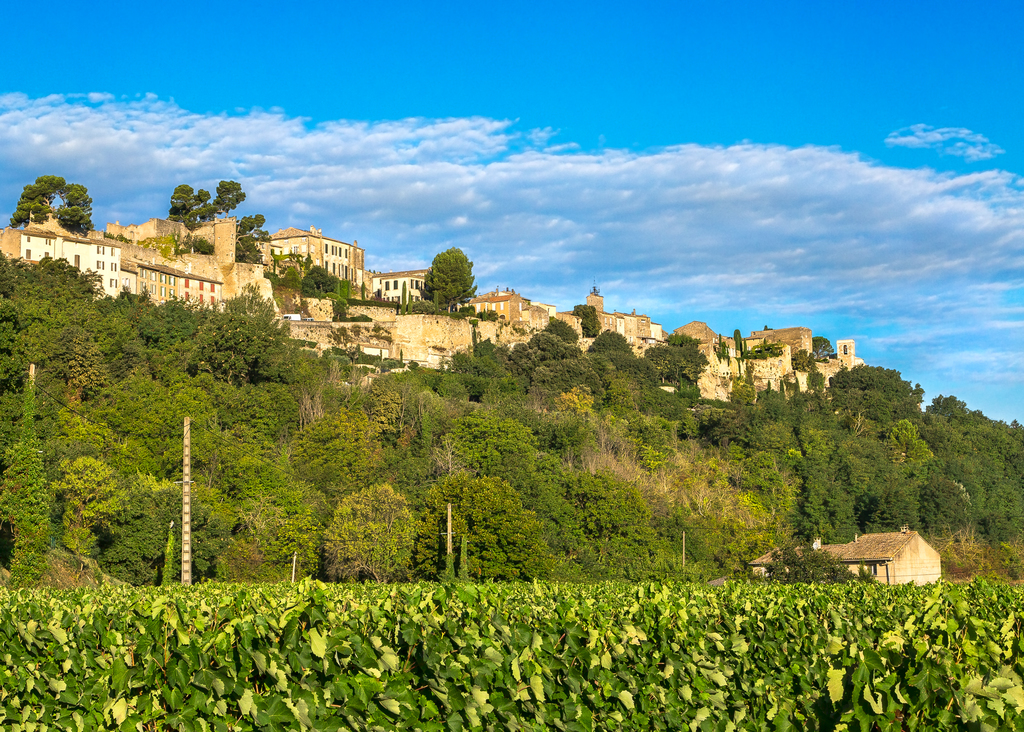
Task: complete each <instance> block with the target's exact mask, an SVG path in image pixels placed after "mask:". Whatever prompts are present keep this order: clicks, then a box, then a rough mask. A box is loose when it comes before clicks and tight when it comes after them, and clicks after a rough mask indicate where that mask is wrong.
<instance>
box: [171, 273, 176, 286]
mask: <svg viewBox="0 0 1024 732" xmlns="http://www.w3.org/2000/svg"><path fill="white" fill-rule="evenodd" d="M171 284H172V285H174V284H177V283H176V282H175V277H174V275H171Z"/></svg>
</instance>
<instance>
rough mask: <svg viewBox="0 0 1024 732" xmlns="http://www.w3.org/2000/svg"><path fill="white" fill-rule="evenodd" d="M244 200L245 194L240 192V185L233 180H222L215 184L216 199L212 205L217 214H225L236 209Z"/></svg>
mask: <svg viewBox="0 0 1024 732" xmlns="http://www.w3.org/2000/svg"><path fill="white" fill-rule="evenodd" d="M244 200H245V193H244V192H243V191H242V184H241V183H239V182H237V181H233V180H222V181H221V182H220V183H218V184H217V197H216V198H214V199H213V204H214V205H215V206H216V207H217V213H219V214H227V213H230V212H231V211H233V210H234V209H236V208H238V204H240V203H241V202H242V201H244Z"/></svg>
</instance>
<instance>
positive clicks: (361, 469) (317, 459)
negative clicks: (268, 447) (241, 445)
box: [292, 409, 380, 499]
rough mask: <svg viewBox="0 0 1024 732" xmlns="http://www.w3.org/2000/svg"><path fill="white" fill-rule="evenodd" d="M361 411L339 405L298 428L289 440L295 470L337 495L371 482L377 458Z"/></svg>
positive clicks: (334, 495) (324, 489)
mask: <svg viewBox="0 0 1024 732" xmlns="http://www.w3.org/2000/svg"><path fill="white" fill-rule="evenodd" d="M370 432H371V430H370V422H369V420H368V419H367V417H366V414H365V413H364V412H362V411H354V410H349V409H340V410H338V411H337V412H335V413H334V414H332V415H331V416H329V417H324V418H323V419H321V420H319V421H317V422H315V423H314V424H312V425H310V426H309V427H306V428H305V429H303V430H301V431H300V432H299V433H298V434H297V435H296V436H295V439H294V441H293V443H292V452H293V455H294V458H295V463H296V473H297V474H298V475H299V477H301V478H302V479H303V480H307V481H309V482H310V483H312V484H313V485H314V486H316V487H317V488H319V489H320V490H322V491H324V492H325V493H326V494H327V495H329V496H331V497H332V498H336V499H340V498H342V497H344V496H345V495H347V494H348V493H351V492H353V491H356V490H359V489H361V488H365V487H366V486H368V485H370V483H371V481H372V479H373V477H374V474H375V468H376V467H377V465H378V463H379V461H380V454H379V450H378V449H377V448H376V447H375V446H374V445H373V443H372V442H371V438H370Z"/></svg>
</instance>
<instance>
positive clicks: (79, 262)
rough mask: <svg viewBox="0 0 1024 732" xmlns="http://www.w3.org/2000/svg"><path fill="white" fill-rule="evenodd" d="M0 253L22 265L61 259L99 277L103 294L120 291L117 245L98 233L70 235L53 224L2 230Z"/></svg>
mask: <svg viewBox="0 0 1024 732" xmlns="http://www.w3.org/2000/svg"><path fill="white" fill-rule="evenodd" d="M0 251H3V253H4V254H5V255H6V256H8V257H12V258H17V257H20V258H21V259H24V260H25V261H26V262H40V261H42V260H43V259H47V258H53V259H63V260H65V261H67V262H68V263H69V264H71V265H73V266H74V267H76V268H77V269H80V270H81V271H83V272H90V273H95V274H97V275H99V276H100V282H101V284H102V286H103V293H104V294H106V295H109V296H110V297H117V295H118V293H119V292H120V291H121V282H120V279H121V275H120V268H121V244H120V242H117V241H115V240H113V239H106V238H104V237H103V234H102V232H99V231H90V232H89V234H88V235H86V236H80V235H77V234H71V233H69V232H67V231H65V230H64V229H62V228H61V227H60V226H59V225H58V224H57V223H56V222H55V221H53V220H51V221H50V222H48V225H45V226H44V225H31V226H29V227H27V228H25V229H15V228H6V229H4V230H3V232H2V234H0Z"/></svg>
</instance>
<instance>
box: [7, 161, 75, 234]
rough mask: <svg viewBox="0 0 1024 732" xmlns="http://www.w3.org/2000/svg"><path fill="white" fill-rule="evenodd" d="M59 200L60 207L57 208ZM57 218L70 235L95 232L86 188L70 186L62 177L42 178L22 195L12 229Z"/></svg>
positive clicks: (12, 221)
mask: <svg viewBox="0 0 1024 732" xmlns="http://www.w3.org/2000/svg"><path fill="white" fill-rule="evenodd" d="M57 200H59V201H60V204H59V205H54V204H55V202H56V201H57ZM50 216H53V217H54V218H55V219H57V221H58V222H59V223H60V225H61V226H63V227H64V228H65V229H67V230H68V231H72V232H76V233H79V234H84V233H86V232H87V231H91V230H92V198H90V197H89V191H88V190H87V189H86V187H85V186H83V185H81V184H79V183H68V182H67V181H65V180H64V179H63V178H61V177H60V176H56V175H41V176H39V177H38V178H36V182H35V183H29V184H28V185H26V186H25V188H24V190H22V192H21V198H19V199H18V203H17V205H16V206H15V209H14V214H13V215H12V216H11V226H14V227H18V226H23V225H25V224H27V223H29V221H31V222H33V223H36V224H42V223H45V222H46V221H47V219H49V218H50Z"/></svg>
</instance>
